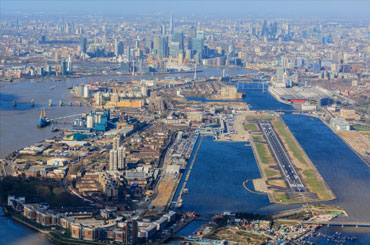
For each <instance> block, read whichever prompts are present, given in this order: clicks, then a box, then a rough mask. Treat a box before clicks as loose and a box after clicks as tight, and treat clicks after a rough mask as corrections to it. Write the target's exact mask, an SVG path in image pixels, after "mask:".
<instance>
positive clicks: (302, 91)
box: [269, 87, 333, 106]
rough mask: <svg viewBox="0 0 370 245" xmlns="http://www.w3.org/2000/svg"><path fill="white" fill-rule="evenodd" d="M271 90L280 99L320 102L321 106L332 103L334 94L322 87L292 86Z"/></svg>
mask: <svg viewBox="0 0 370 245" xmlns="http://www.w3.org/2000/svg"><path fill="white" fill-rule="evenodd" d="M269 92H270V93H271V94H272V95H273V96H275V97H278V98H279V99H280V100H282V101H284V102H287V103H291V104H295V103H300V104H301V103H306V102H310V103H312V104H318V105H321V106H324V105H330V104H332V102H333V100H332V94H331V92H329V91H328V90H326V89H323V88H320V87H313V88H306V87H292V88H277V87H274V88H269Z"/></svg>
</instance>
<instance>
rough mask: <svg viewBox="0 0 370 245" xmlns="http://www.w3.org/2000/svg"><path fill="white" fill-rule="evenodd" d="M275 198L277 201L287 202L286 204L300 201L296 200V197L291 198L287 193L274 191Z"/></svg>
mask: <svg viewBox="0 0 370 245" xmlns="http://www.w3.org/2000/svg"><path fill="white" fill-rule="evenodd" d="M274 198H275V201H276V202H280V203H285V204H289V203H297V202H299V200H296V199H289V198H288V196H287V194H286V193H274Z"/></svg>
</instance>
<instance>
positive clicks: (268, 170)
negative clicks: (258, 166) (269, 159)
mask: <svg viewBox="0 0 370 245" xmlns="http://www.w3.org/2000/svg"><path fill="white" fill-rule="evenodd" d="M265 174H266V176H267V178H269V177H272V176H275V175H277V174H278V172H277V171H275V170H271V169H265Z"/></svg>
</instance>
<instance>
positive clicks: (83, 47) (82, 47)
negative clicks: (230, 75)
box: [81, 37, 87, 54]
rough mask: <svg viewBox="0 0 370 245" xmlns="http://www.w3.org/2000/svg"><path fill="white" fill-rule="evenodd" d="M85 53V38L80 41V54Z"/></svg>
mask: <svg viewBox="0 0 370 245" xmlns="http://www.w3.org/2000/svg"><path fill="white" fill-rule="evenodd" d="M86 51H87V39H86V37H83V38H82V39H81V53H84V54H86Z"/></svg>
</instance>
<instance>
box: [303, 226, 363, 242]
mask: <svg viewBox="0 0 370 245" xmlns="http://www.w3.org/2000/svg"><path fill="white" fill-rule="evenodd" d="M318 231H319V232H320V233H322V234H325V235H334V234H335V233H336V232H340V233H341V237H342V238H343V237H356V238H357V239H356V240H354V241H347V242H346V244H347V245H348V244H370V229H369V228H341V227H322V228H320V229H319V230H318ZM305 241H310V242H313V243H314V244H330V245H333V244H336V243H335V242H329V241H327V239H325V238H323V237H310V238H307V239H305Z"/></svg>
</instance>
